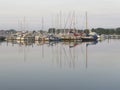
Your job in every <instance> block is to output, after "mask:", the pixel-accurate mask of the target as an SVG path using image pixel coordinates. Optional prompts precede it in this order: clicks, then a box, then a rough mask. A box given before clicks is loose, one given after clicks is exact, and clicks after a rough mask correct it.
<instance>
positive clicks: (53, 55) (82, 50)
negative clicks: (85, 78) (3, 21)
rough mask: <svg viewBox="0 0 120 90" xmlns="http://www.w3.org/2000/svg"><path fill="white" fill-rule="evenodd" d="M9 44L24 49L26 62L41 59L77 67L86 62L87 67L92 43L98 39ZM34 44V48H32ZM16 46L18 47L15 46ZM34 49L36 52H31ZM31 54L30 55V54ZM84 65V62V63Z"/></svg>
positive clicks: (16, 42) (11, 42)
mask: <svg viewBox="0 0 120 90" xmlns="http://www.w3.org/2000/svg"><path fill="white" fill-rule="evenodd" d="M6 43H7V46H9V45H10V44H12V46H13V48H14V46H18V48H19V47H20V48H19V49H22V52H21V54H23V55H24V62H25V63H26V62H27V61H29V60H31V58H32V60H34V61H35V60H36V59H39V61H40V62H42V63H49V64H53V65H57V66H59V67H61V68H62V67H69V68H76V67H80V66H81V64H82V63H84V67H86V68H87V66H88V64H87V61H88V51H87V48H88V47H89V46H90V45H91V46H92V45H96V44H97V43H98V41H92V42H79V41H76V42H75V41H74V42H58V41H55V42H54V41H51V42H49V41H46V42H45V41H44V42H39V41H35V42H34V41H24V42H23V41H8V42H6ZM31 46H32V48H30V47H31ZM15 48H16V47H15ZM33 51H34V54H32V55H31V54H30V53H32V52H33ZM29 54H30V55H29ZM82 65H83V64H82Z"/></svg>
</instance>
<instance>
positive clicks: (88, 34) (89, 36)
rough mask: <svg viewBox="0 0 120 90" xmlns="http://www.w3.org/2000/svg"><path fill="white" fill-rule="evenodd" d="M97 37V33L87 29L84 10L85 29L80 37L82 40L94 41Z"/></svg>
mask: <svg viewBox="0 0 120 90" xmlns="http://www.w3.org/2000/svg"><path fill="white" fill-rule="evenodd" d="M98 38H99V35H97V33H95V32H92V31H91V30H89V29H88V22H87V12H86V30H84V34H83V35H82V37H81V39H82V41H95V40H97V39H98Z"/></svg>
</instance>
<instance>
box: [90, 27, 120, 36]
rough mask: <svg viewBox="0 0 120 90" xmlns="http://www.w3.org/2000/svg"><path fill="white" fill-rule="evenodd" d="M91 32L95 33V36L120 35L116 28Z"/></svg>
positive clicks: (119, 29)
mask: <svg viewBox="0 0 120 90" xmlns="http://www.w3.org/2000/svg"><path fill="white" fill-rule="evenodd" d="M92 31H93V32H96V33H97V34H106V35H112V34H116V35H120V28H116V29H104V28H96V29H94V28H93V29H92Z"/></svg>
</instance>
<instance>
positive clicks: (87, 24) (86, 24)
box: [86, 12, 88, 30]
mask: <svg viewBox="0 0 120 90" xmlns="http://www.w3.org/2000/svg"><path fill="white" fill-rule="evenodd" d="M87 29H88V17H87V12H86V30H87Z"/></svg>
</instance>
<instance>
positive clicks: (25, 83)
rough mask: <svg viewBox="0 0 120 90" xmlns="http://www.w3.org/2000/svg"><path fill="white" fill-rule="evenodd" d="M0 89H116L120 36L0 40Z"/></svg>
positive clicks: (119, 77) (119, 83)
mask: <svg viewBox="0 0 120 90" xmlns="http://www.w3.org/2000/svg"><path fill="white" fill-rule="evenodd" d="M0 90H120V40H104V41H102V42H84V43H81V42H74V43H69V42H61V43H57V42H56V43H54V42H50V43H49V42H44V43H43V42H35V43H30V42H28V43H26V42H22V43H20V42H1V43H0Z"/></svg>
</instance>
